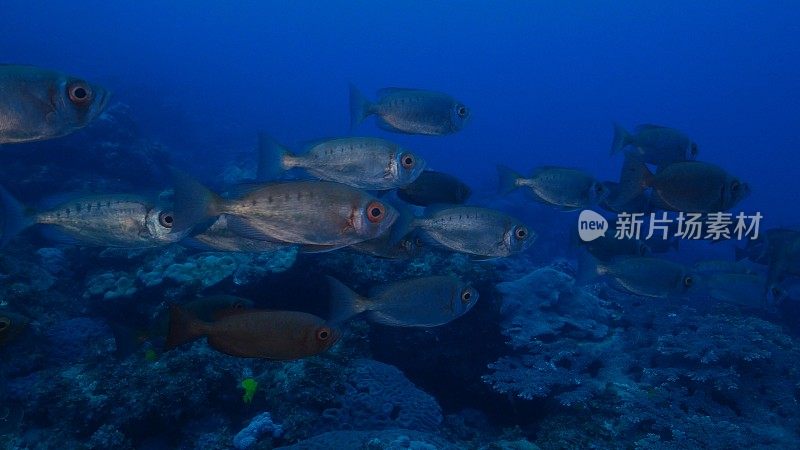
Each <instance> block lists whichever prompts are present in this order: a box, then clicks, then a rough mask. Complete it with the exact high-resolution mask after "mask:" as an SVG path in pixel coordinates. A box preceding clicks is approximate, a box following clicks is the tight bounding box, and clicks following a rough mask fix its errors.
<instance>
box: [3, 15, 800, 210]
mask: <svg viewBox="0 0 800 450" xmlns="http://www.w3.org/2000/svg"><path fill="white" fill-rule="evenodd" d="M121 3H123V2H105V1H103V2H100V1H98V2H76V1H71V2H49V1H47V2H45V1H41V2H37V1H25V0H4V1H3V2H2V4H0V30H2V31H1V32H0V60H2V61H4V62H9V63H28V64H35V65H39V66H45V67H51V68H58V69H61V70H63V71H66V72H69V73H72V74H75V75H78V76H82V77H85V78H87V79H90V80H96V81H99V82H101V83H103V84H104V85H106V86H107V87H108V88H110V89H111V90H112V91H114V93H115V95H116V97H115V98H116V100H119V101H123V102H126V103H129V104H130V105H131V106H132V107H133V108H134V110H135V114H136V115H137V116H138V118H139V121H140V122H141V123H142V125H143V126H144V127H145V129H146V130H147V131H148V132H149V133H152V134H153V135H154V136H157V137H159V138H160V139H162V140H163V141H165V142H167V143H169V145H170V146H171V147H172V148H173V149H174V152H175V153H176V156H180V158H176V159H178V160H182V161H184V163H185V164H186V165H187V166H189V165H191V164H194V165H195V166H197V167H194V168H193V169H202V168H207V169H209V170H211V169H214V168H216V167H217V165H216V162H217V161H223V160H225V158H228V157H231V155H232V154H233V153H235V152H238V151H242V150H247V149H249V148H251V147H252V146H253V145H254V143H255V133H256V131H257V130H261V129H263V130H267V131H270V132H271V133H273V134H274V135H275V136H276V137H277V138H278V139H279V140H282V141H285V142H286V143H289V144H293V143H297V142H300V141H304V140H309V139H313V138H317V137H327V136H335V135H341V134H344V133H346V132H347V131H348V120H349V119H348V106H347V103H348V94H347V84H348V82H353V83H355V84H356V85H358V86H359V87H360V88H361V89H362V90H363V91H364V92H365V93H367V94H368V96H371V94H372V92H373V91H374V90H375V89H377V88H381V87H385V86H404V87H421V88H428V89H435V90H442V91H446V92H448V93H451V94H452V95H454V96H455V97H457V98H459V99H461V100H462V101H464V102H465V103H467V104H468V105H469V106H470V107H471V108H472V120H471V122H470V123H469V124H468V126H467V127H466V128H465V129H464V130H463V131H462V132H461V133H459V134H456V135H453V136H447V137H440V138H431V137H415V136H403V135H392V137H393V138H395V139H396V140H398V141H401V142H405V143H407V144H408V146H409V147H411V148H414V149H417V150H418V151H419V152H420V153H422V154H423V156H424V157H425V158H426V159H427V160H428V161H429V164H430V166H431V167H433V168H437V169H440V170H446V171H449V172H452V173H455V174H457V175H459V176H462V177H464V178H466V179H467V180H469V181H470V182H471V183H472V184H473V185H475V186H483V187H484V188H485V189H487V190H488V189H490V188H493V187H494V176H495V168H494V166H495V164H496V163H504V164H507V165H511V166H514V167H517V168H519V169H520V170H522V171H526V172H527V171H528V170H530V169H531V168H532V167H534V166H536V165H541V164H554V165H566V166H576V167H583V168H586V169H588V170H590V171H591V172H593V173H594V174H596V175H597V176H598V177H601V178H604V179H610V178H616V176H617V174H618V170H619V166H620V164H621V160H620V159H619V157H617V158H611V157H609V154H608V153H609V146H610V141H611V132H612V128H611V124H612V122H613V121H615V120H616V121H619V122H620V123H622V124H624V125H625V126H626V127H629V128H631V127H633V126H634V125H635V124H637V123H648V122H649V123H658V124H664V125H669V126H674V127H677V128H680V129H682V130H684V131H686V132H687V133H688V134H689V135H690V136H691V137H693V138H694V139H695V140H696V141H697V142H698V143H699V145H700V148H701V156H700V159H702V160H706V161H711V162H715V163H717V164H720V165H722V166H723V167H725V168H727V169H729V170H730V171H731V172H733V173H734V174H736V175H738V176H740V177H741V178H743V179H745V180H746V181H748V182H750V184H751V185H752V188H753V191H754V193H753V195H752V197H751V198H750V199H748V200H747V201H746V203H744V204H743V205H742V209H745V210H747V211H754V210H761V211H763V212H764V213H765V215H766V216H767V220H768V221H769V223H771V224H772V225H779V224H796V223H800V220H798V217H797V216H798V215H799V214H800V213H798V212H797V211H796V208H797V204H798V201H797V200H798V189H800V185H798V182H797V175H798V169H797V163H798V160H800V157H798V151H799V150H800V133H798V125H799V124H800V106H798V105H800V83H798V80H799V79H800V70H799V69H800V44H799V42H800V26H799V25H798V24H800V3H798V2H792V1H785V2H778V1H770V2H714V4H715V5H718V6H708V5H706V4H705V3H707V2H696V1H672V2H640V1H627V2H621V1H613V2H611V1H609V2H588V1H587V2H563V3H564V5H561V4H560V3H562V2H519V1H508V2H491V3H489V2H458V3H457V2H426V1H419V2H389V1H378V2H324V4H323V2H210V1H206V2H201V1H183V2H178V1H171V2H163V1H137V2H128V3H131V4H129V5H126V6H123V5H121ZM567 3H568V5H567ZM359 133H360V134H372V135H374V134H378V135H382V134H385V133H383V132H380V131H378V130H377V129H376V128H375V126H374V124H372V123H371V122H368V123H366V124H364V125H363V126H362V127H361V128H359Z"/></svg>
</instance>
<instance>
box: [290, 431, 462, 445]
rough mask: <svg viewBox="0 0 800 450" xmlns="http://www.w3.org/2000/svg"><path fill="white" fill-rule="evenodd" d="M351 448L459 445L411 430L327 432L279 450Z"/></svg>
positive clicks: (433, 435)
mask: <svg viewBox="0 0 800 450" xmlns="http://www.w3.org/2000/svg"><path fill="white" fill-rule="evenodd" d="M334 448H337V449H338V448H342V449H345V448H352V449H367V450H402V449H413V450H456V449H458V448H460V447H459V446H458V445H455V444H452V443H449V442H447V441H445V440H444V439H442V438H440V437H438V436H436V435H435V434H429V433H424V432H418V431H412V430H402V429H399V430H379V431H330V432H328V433H323V434H320V435H318V436H314V437H313V438H310V439H306V440H304V441H301V442H298V443H297V444H294V445H290V446H287V447H278V449H280V450H317V449H318V450H329V449H334Z"/></svg>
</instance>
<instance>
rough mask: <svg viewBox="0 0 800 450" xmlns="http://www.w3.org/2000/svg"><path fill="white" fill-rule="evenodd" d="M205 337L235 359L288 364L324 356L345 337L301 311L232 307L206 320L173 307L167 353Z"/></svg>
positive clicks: (321, 321)
mask: <svg viewBox="0 0 800 450" xmlns="http://www.w3.org/2000/svg"><path fill="white" fill-rule="evenodd" d="M203 336H205V337H207V342H208V345H209V346H211V348H213V349H215V350H217V351H220V352H222V353H225V354H228V355H231V356H238V357H243V358H264V359H273V360H280V361H285V360H292V359H299V358H305V357H308V356H313V355H316V354H318V353H322V352H324V351H326V350H328V349H329V348H331V346H333V345H334V344H335V343H336V342H337V341H338V340H339V337H340V336H341V334H340V332H339V331H338V330H337V329H336V328H334V327H331V326H329V325H327V324H326V323H325V321H324V320H322V319H321V318H319V317H317V316H314V315H312V314H307V313H304V312H299V311H260V310H248V309H239V308H232V309H229V310H223V311H217V313H216V318H215V320H213V321H204V320H201V319H199V318H197V317H196V316H194V315H193V314H191V313H190V312H188V311H186V310H184V309H183V308H181V307H179V306H175V305H173V306H172V307H170V322H169V333H168V335H167V341H166V349H167V350H170V349H173V348H175V347H178V346H180V345H183V344H186V343H188V342H191V341H194V340H196V339H199V338H200V337H203Z"/></svg>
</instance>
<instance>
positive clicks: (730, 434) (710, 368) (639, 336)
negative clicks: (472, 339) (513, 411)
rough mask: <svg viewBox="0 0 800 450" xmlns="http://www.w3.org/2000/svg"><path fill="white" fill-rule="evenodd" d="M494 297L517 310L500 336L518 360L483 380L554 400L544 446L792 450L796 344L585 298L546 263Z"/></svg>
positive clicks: (691, 313) (661, 307)
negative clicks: (629, 444) (621, 443)
mask: <svg viewBox="0 0 800 450" xmlns="http://www.w3.org/2000/svg"><path fill="white" fill-rule="evenodd" d="M537 287H538V290H537ZM498 290H499V291H500V292H501V293H502V294H503V296H504V300H503V308H504V309H505V310H506V312H508V311H509V310H510V311H513V314H512V315H511V316H509V320H507V321H504V323H503V325H504V330H503V333H504V334H505V335H506V336H507V337H508V338H509V339H508V344H509V346H510V347H511V348H513V349H514V353H513V354H512V355H509V356H504V357H502V358H500V359H499V360H498V361H497V362H495V363H493V364H491V365H490V366H489V368H490V370H491V372H490V373H489V374H487V375H485V376H484V378H483V379H484V381H485V382H486V383H489V384H490V385H491V386H492V387H493V388H494V389H495V390H497V391H498V392H501V393H512V394H514V395H516V396H517V397H519V398H522V399H525V400H531V399H535V398H545V399H549V398H552V399H554V400H556V401H558V403H559V405H560V408H561V411H560V412H556V413H554V414H552V415H551V416H550V417H548V418H546V419H545V420H544V422H543V423H542V424H541V430H543V433H542V434H540V436H539V439H537V443H539V444H540V445H541V446H542V447H543V448H556V447H563V446H565V445H567V444H566V443H569V445H568V446H572V445H576V442H583V444H578V446H587V445H590V444H591V445H597V443H598V442H606V443H607V444H606V445H608V446H612V445H613V442H617V441H619V440H622V441H624V442H632V443H635V445H636V447H637V448H697V447H704V448H754V447H758V448H788V447H791V442H793V441H794V440H796V439H797V437H798V436H797V430H798V425H799V424H800V418H799V417H798V416H797V414H796V405H797V402H798V400H800V390H798V386H797V383H796V381H793V380H797V379H798V375H800V373H799V372H798V370H800V369H799V368H798V367H797V365H796V361H798V356H800V355H798V351H800V349H798V346H797V343H796V341H795V340H794V339H793V338H792V337H790V336H788V335H787V334H785V332H784V331H783V330H782V329H781V327H780V326H777V325H775V324H772V323H770V322H767V321H765V320H763V319H759V318H755V317H746V316H744V317H743V316H741V315H739V314H732V313H731V312H730V311H718V310H711V311H698V310H697V309H695V308H692V307H690V306H688V305H685V304H683V303H682V302H679V301H673V302H671V303H670V302H652V301H647V300H645V301H643V300H642V299H639V298H636V297H634V296H628V295H622V294H619V293H617V292H614V291H603V290H602V289H600V290H598V291H597V295H594V294H590V293H589V292H588V289H583V288H578V287H575V286H574V284H573V283H572V281H571V279H570V277H568V276H566V275H565V274H563V273H561V272H558V271H554V270H553V269H552V268H542V269H538V270H536V271H534V272H533V273H531V274H530V275H528V276H526V277H524V278H522V279H520V280H517V281H515V282H511V283H501V284H500V285H499V286H498ZM528 293H530V294H528ZM603 297H608V300H602V298H603ZM576 299H579V300H576ZM509 308H510V309H509ZM554 315H555V316H554ZM578 430H583V431H581V432H579V431H578ZM711 433H713V434H714V435H715V436H719V438H718V439H715V441H714V442H709V441H708V436H709V435H710V434H711ZM717 433H722V435H719V434H717Z"/></svg>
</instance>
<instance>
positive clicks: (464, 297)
mask: <svg viewBox="0 0 800 450" xmlns="http://www.w3.org/2000/svg"><path fill="white" fill-rule="evenodd" d="M471 300H472V291H471V290H470V288H466V289H464V290H463V291H462V292H461V303H463V304H465V305H466V304H468V303H469V302H470V301H471Z"/></svg>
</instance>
